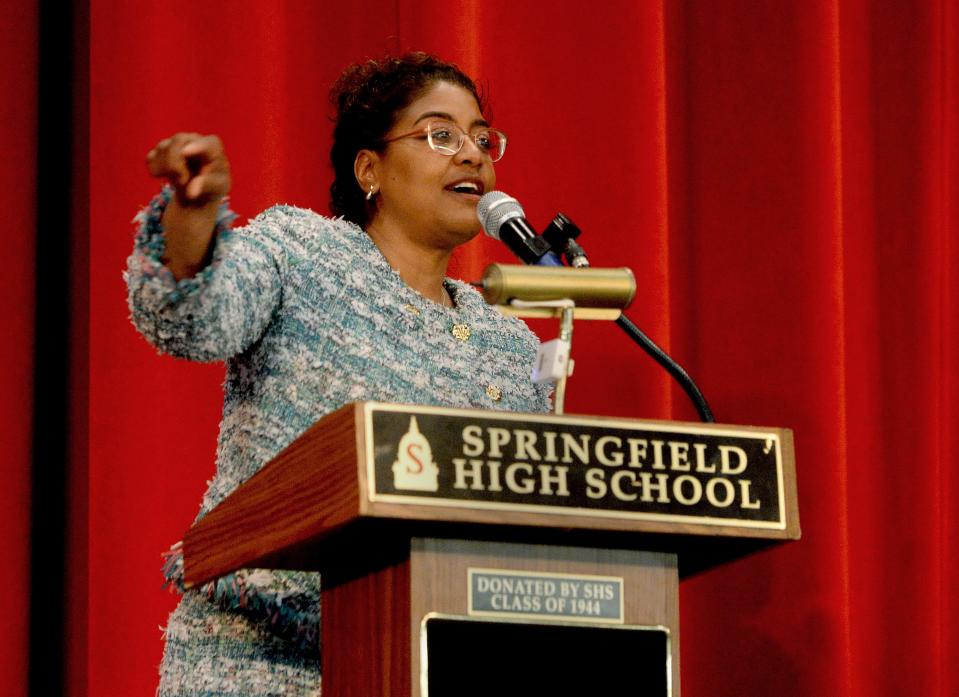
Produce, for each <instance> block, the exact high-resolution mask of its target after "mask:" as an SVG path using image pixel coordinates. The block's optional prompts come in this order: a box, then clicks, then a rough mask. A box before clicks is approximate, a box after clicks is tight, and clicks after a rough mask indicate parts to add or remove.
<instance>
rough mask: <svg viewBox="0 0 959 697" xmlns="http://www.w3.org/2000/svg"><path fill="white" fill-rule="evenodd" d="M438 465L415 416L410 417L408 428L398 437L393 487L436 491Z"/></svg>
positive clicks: (437, 485) (437, 488)
mask: <svg viewBox="0 0 959 697" xmlns="http://www.w3.org/2000/svg"><path fill="white" fill-rule="evenodd" d="M439 472H440V470H439V467H437V466H436V463H435V462H433V449H432V448H431V447H430V443H429V441H428V440H426V437H425V436H423V434H422V433H420V429H419V426H418V425H417V424H416V417H415V416H411V417H410V428H409V430H408V431H407V432H406V434H405V435H404V436H403V437H402V438H400V445H399V447H398V448H397V451H396V462H394V463H393V487H394V488H396V489H406V490H413V491H438V490H439V488H440V485H439V480H438V476H439Z"/></svg>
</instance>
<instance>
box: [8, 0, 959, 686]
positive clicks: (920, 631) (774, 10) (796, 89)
mask: <svg viewBox="0 0 959 697" xmlns="http://www.w3.org/2000/svg"><path fill="white" fill-rule="evenodd" d="M91 29H92V37H91V54H90V55H91V67H90V76H91V85H90V88H91V105H90V108H91V124H90V138H91V143H90V153H91V159H90V180H89V181H90V206H91V209H90V221H91V228H92V231H91V239H90V245H91V250H90V251H91V254H90V339H89V341H90V374H89V379H90V386H89V389H90V421H89V423H90V447H89V454H90V472H89V506H90V510H89V537H88V539H89V583H90V588H91V595H90V624H89V630H88V636H89V694H91V695H107V694H151V693H152V692H151V691H152V690H153V688H154V686H155V683H156V665H157V664H158V662H159V659H160V652H161V650H162V642H161V638H160V632H159V631H158V630H157V626H158V625H162V624H163V623H164V622H165V617H166V614H167V613H168V612H169V611H170V609H172V607H173V604H174V602H175V598H173V597H172V596H168V595H166V594H165V593H163V592H161V591H160V588H159V586H160V577H159V574H158V571H157V567H158V562H159V560H160V553H161V552H162V551H163V550H164V549H165V548H166V546H167V545H168V544H170V543H172V542H173V541H175V540H176V539H178V538H179V537H180V536H181V535H182V534H183V532H184V530H185V529H186V528H187V527H188V526H189V524H190V523H191V521H192V519H193V516H194V515H195V513H196V511H197V507H198V503H199V499H200V495H201V493H202V491H203V488H204V483H205V481H206V480H207V479H209V478H210V477H211V476H212V473H213V457H214V448H215V438H216V427H217V422H218V417H219V414H218V412H219V408H220V382H221V381H222V367H220V366H202V365H191V364H187V363H184V362H180V361H175V360H172V359H169V358H161V357H158V356H156V355H155V353H154V351H153V350H152V349H151V348H149V347H148V346H146V344H145V343H144V342H143V340H142V339H141V338H139V337H138V336H137V335H136V333H135V332H134V330H133V328H132V327H131V326H130V324H129V322H128V319H127V310H126V307H125V300H124V289H123V284H122V282H121V279H120V271H121V270H122V268H123V265H124V259H125V257H126V255H127V254H128V253H129V250H130V246H131V242H132V231H133V230H132V226H131V224H130V222H129V221H130V219H131V218H132V217H133V214H134V213H135V212H136V210H137V208H138V207H139V206H141V205H142V204H144V203H145V202H146V201H147V200H148V199H149V198H150V196H151V195H152V193H153V192H154V191H155V189H156V188H157V185H156V183H155V182H153V181H152V180H150V178H149V177H148V176H147V175H146V172H145V171H144V170H143V167H142V161H143V156H144V154H145V152H146V151H147V150H148V149H149V148H150V147H151V146H152V145H153V144H154V143H155V142H156V141H157V140H159V139H161V138H163V137H165V136H167V135H169V134H170V133H173V132H175V131H179V130H198V131H203V132H216V133H218V134H220V135H221V136H222V137H223V140H224V142H225V144H226V147H227V151H228V153H229V155H230V158H231V166H232V169H233V173H234V178H235V188H234V191H233V192H232V200H233V207H234V208H235V209H236V210H237V211H238V212H239V213H240V215H241V219H242V218H246V217H252V216H253V215H255V214H256V213H257V212H259V211H260V210H262V209H263V208H265V207H267V206H269V205H271V204H272V203H276V202H287V203H291V204H296V205H301V206H306V207H310V208H313V209H314V210H317V211H318V212H325V211H326V210H327V209H326V205H327V188H328V185H329V180H330V172H329V166H328V163H327V158H328V155H327V152H328V147H329V137H330V124H329V120H328V116H329V113H330V109H329V106H328V104H327V92H328V89H329V85H330V83H331V82H332V81H333V79H334V78H335V77H336V75H337V74H338V73H339V71H340V70H341V69H342V68H343V67H344V66H345V65H347V64H348V63H351V62H354V61H358V60H363V59H364V58H366V57H367V56H381V55H383V54H384V53H386V52H398V51H404V50H408V49H423V50H427V51H432V52H436V53H438V54H440V55H442V56H444V57H446V58H448V59H450V60H453V61H455V62H458V63H460V64H461V65H462V66H463V67H464V68H465V69H466V70H467V71H469V72H470V73H472V74H473V75H475V76H476V77H478V78H479V81H480V83H481V84H483V85H484V86H487V87H488V96H489V98H490V105H491V115H492V120H493V122H494V123H495V124H496V125H497V126H498V127H499V128H502V129H503V130H504V131H505V132H507V133H508V134H509V136H510V149H509V152H508V154H507V156H506V158H504V160H503V161H502V162H501V163H499V164H498V165H497V175H498V178H499V181H498V188H499V189H501V190H503V191H506V192H507V193H510V194H512V195H513V196H515V197H517V198H518V199H519V200H520V201H521V202H522V203H523V205H524V207H525V209H526V212H527V214H528V218H529V219H530V221H531V222H532V223H533V224H534V226H536V227H537V228H542V227H544V226H545V225H546V224H547V223H548V222H549V220H550V219H551V218H552V216H553V215H554V214H555V213H556V212H558V211H562V212H563V213H565V214H567V215H568V216H569V217H570V218H572V219H573V220H574V221H575V222H576V223H577V224H578V225H579V226H580V227H581V228H582V229H583V231H584V232H583V237H582V238H581V241H582V243H583V245H584V247H585V248H586V250H587V252H588V253H589V254H590V257H591V260H592V262H593V264H594V265H597V266H629V267H630V268H632V269H633V270H634V272H635V273H636V276H637V280H638V283H639V289H638V293H637V299H636V301H635V302H634V304H633V306H632V307H631V308H630V309H629V310H628V311H627V314H628V315H629V316H630V317H631V318H632V319H633V320H634V321H635V322H636V323H637V324H638V325H639V326H640V327H642V328H643V329H644V330H645V331H646V332H647V333H648V334H650V336H651V337H652V338H653V339H654V340H655V341H657V343H659V344H660V345H661V346H663V347H664V348H666V349H667V350H668V351H669V352H670V353H671V355H672V356H673V357H674V358H676V359H677V360H678V361H679V362H680V363H681V364H683V365H684V367H686V368H687V370H688V371H689V372H690V374H691V375H692V376H693V377H694V378H695V379H696V381H697V383H698V384H699V386H700V387H701V388H702V389H703V391H704V393H705V395H706V397H707V399H708V400H709V402H710V405H711V407H712V409H713V411H714V413H715V414H716V417H717V420H718V421H720V422H726V423H733V424H760V425H770V426H783V427H788V428H792V429H793V430H794V432H795V439H796V456H797V469H798V478H799V498H800V513H801V522H802V527H803V539H802V540H800V541H798V542H794V543H789V544H785V545H781V546H779V547H776V548H774V549H772V550H769V551H766V552H763V553H759V554H756V555H753V556H751V557H748V558H746V559H742V560H739V561H737V562H734V563H732V564H728V565H726V566H723V567H721V568H719V569H715V570H713V571H710V572H707V573H705V574H702V575H700V576H697V577H695V578H692V579H690V580H688V581H686V582H684V583H683V584H682V590H681V595H682V598H681V607H682V635H681V651H682V691H683V694H684V695H685V696H686V697H696V696H700V695H701V696H706V695H709V696H710V697H724V696H729V697H732V696H734V695H735V696H737V697H740V696H742V695H760V694H776V695H781V696H790V697H791V696H795V697H799V696H800V695H823V694H830V695H832V694H836V695H839V694H841V695H850V696H853V697H859V696H862V697H865V696H866V695H890V696H898V695H911V694H920V693H921V694H929V695H936V696H938V697H947V696H951V695H954V694H959V669H957V668H956V666H955V665H954V664H955V661H954V660H953V657H954V656H955V655H957V654H959V645H957V642H959V638H957V633H959V603H956V601H955V600H954V599H953V597H952V596H953V588H954V587H955V585H956V583H957V581H959V561H957V559H956V554H955V552H954V551H953V550H954V549H955V547H956V543H957V542H959V519H957V514H956V513H955V505H954V502H953V501H954V498H955V496H956V493H957V491H959V486H957V474H956V469H957V468H956V466H955V462H956V461H957V458H959V435H957V431H959V428H957V427H959V414H957V409H956V406H955V403H956V399H957V397H959V367H957V362H959V329H957V324H959V323H957V319H956V314H957V311H959V302H957V299H959V272H957V264H959V252H957V245H956V237H957V233H959V223H957V219H956V201H957V200H959V82H957V77H956V72H957V67H956V66H959V11H957V9H956V6H955V3H952V2H949V1H948V0H928V1H927V2H917V3H906V2H898V3H897V2H891V3H890V2H880V1H879V0H810V1H809V2H754V1H752V0H730V1H728V2H723V3H703V2H697V1H694V0H669V2H666V1H663V2H648V3H645V2H644V3H636V2H628V1H626V0H616V1H614V2H611V3H604V4H603V5H602V6H590V5H588V4H583V3H578V4H574V3H559V4H557V3H546V2H538V1H534V2H527V3H515V2H514V3H509V2H505V1H504V0H485V1H484V2H483V3H479V2H466V3H460V4H457V5H450V4H449V3H443V4H440V3H437V2H434V1H433V0H421V1H420V2H408V1H407V0H400V1H399V2H377V1H374V2H371V3H366V4H365V5H364V6H363V7H362V8H355V7H353V6H352V5H350V4H340V5H337V6H333V7H331V6H329V5H327V4H325V3H298V2H285V3H261V2H255V1H253V0H246V1H235V2H231V3H229V4H228V5H227V4H225V3H223V4H221V3H206V4H201V5H197V4H195V3H186V2H172V3H171V2H167V3H140V4H137V5H136V6H132V5H131V4H129V3H123V2H120V1H119V0H101V1H100V2H97V3H95V4H93V6H92V19H91ZM20 40H21V41H23V39H22V37H21V39H20ZM12 45H13V44H11V43H10V42H5V43H4V47H3V50H4V51H8V50H13V49H12ZM4 79H5V80H6V79H8V78H7V76H5V77H4ZM17 79H18V80H19V79H20V78H19V77H18V78H17ZM15 84H18V83H15ZM11 89H12V88H11ZM11 89H8V88H7V87H6V85H5V86H4V91H5V93H10V92H11ZM3 123H4V126H3V128H4V129H5V133H6V132H7V130H6V129H8V128H10V125H8V122H7V119H4V121H3ZM22 128H24V129H27V130H25V131H24V132H25V133H27V134H29V132H30V131H29V127H28V126H27V125H24V126H23V127H22ZM8 137H9V136H8ZM28 145H29V143H24V142H22V139H21V141H18V146H23V147H27V146H28ZM5 176H6V175H5ZM5 188H6V189H7V191H8V192H9V190H10V189H9V186H8V187H5ZM25 195H26V197H27V199H26V200H29V197H30V192H25ZM27 214H29V209H27ZM24 220H25V221H26V219H24ZM27 223H28V221H26V222H25V226H26V227H25V229H26V230H31V228H30V226H29V224H27ZM15 242H16V241H11V243H15ZM30 249H32V247H31V248H30ZM30 253H31V252H30V251H29V250H28V251H26V252H25V254H30ZM490 261H511V258H510V256H509V254H508V252H506V251H504V250H503V249H501V248H500V247H498V246H497V243H495V242H493V241H491V240H487V239H478V240H476V241H474V242H473V243H471V244H470V245H469V246H467V247H466V248H465V249H463V250H462V251H460V252H459V253H458V254H457V255H456V259H455V265H454V269H455V271H456V272H457V274H458V275H459V276H460V277H462V278H465V279H467V280H475V278H476V277H478V276H479V274H480V273H481V272H482V269H483V268H484V267H485V265H486V264H487V263H489V262H490ZM28 268H30V266H29V265H28ZM9 280H10V279H8V278H5V279H4V283H8V282H9ZM24 302H26V303H29V295H28V297H26V299H25V300H24ZM25 317H27V318H29V317H31V314H30V313H27V314H26V315H25ZM535 328H536V330H537V331H538V332H539V333H540V334H541V336H542V337H543V338H545V339H549V338H552V337H553V336H554V335H555V333H556V331H557V328H556V327H555V326H554V325H553V324H551V323H540V324H537V325H535ZM22 332H23V334H22V335H23V336H24V337H29V332H30V327H29V324H28V323H27V324H24V325H23V328H22ZM9 348H10V347H5V350H7V349H9ZM573 356H574V358H575V360H576V374H575V375H574V376H573V378H572V379H571V381H570V385H569V392H568V397H567V399H568V402H567V404H568V409H569V410H570V411H572V412H579V413H593V414H608V415H622V416H633V417H643V418H662V419H685V420H694V419H695V418H696V416H695V411H694V409H693V408H692V407H691V406H690V405H689V404H688V402H687V399H686V397H685V395H684V394H683V393H682V392H681V391H679V389H678V388H677V387H675V386H674V385H672V384H671V383H670V381H669V379H668V378H667V377H666V376H665V375H664V374H663V373H662V371H660V370H659V369H658V368H657V367H656V366H655V365H654V364H652V361H650V360H649V359H648V358H647V357H646V356H645V354H643V353H642V352H641V351H639V350H638V349H637V348H636V347H635V346H634V345H633V344H632V343H631V342H629V341H628V339H627V338H626V337H625V336H623V335H622V334H621V332H620V331H619V330H618V329H617V328H616V327H614V326H613V325H611V324H606V323H588V322H583V323H579V324H578V325H577V327H576V333H575V335H574V340H573ZM11 360H16V359H11ZM3 365H4V368H5V370H6V369H9V368H10V367H11V366H12V365H16V363H12V362H11V361H10V360H5V361H4V363H3ZM28 373H29V368H27V374H28ZM16 374H17V373H15V372H14V373H11V375H16ZM23 389H24V390H26V393H25V394H27V395H29V385H25V386H24V387H23ZM6 398H7V397H5V399H6ZM11 398H13V397H11ZM11 403H12V404H18V403H19V402H11ZM25 413H29V412H25ZM22 427H23V428H24V429H26V428H28V425H27V424H23V425H22ZM4 476H5V477H6V476H9V475H8V474H7V473H6V472H5V474H4ZM15 481H16V480H15V477H14V483H15ZM5 493H6V492H5ZM6 514H7V511H6V509H5V513H4V515H6ZM5 658H6V657H5ZM11 665H12V664H11Z"/></svg>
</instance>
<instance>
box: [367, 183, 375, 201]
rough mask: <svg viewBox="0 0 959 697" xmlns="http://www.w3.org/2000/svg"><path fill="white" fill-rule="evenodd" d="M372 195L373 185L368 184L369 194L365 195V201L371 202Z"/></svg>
mask: <svg viewBox="0 0 959 697" xmlns="http://www.w3.org/2000/svg"><path fill="white" fill-rule="evenodd" d="M373 194H374V189H373V185H372V184H370V193H368V194H367V195H366V200H367V201H372V200H373Z"/></svg>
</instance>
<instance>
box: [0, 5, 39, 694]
mask: <svg viewBox="0 0 959 697" xmlns="http://www.w3.org/2000/svg"><path fill="white" fill-rule="evenodd" d="M0 65H3V66H5V67H4V69H3V70H0V95H3V98H2V99H0V139H2V142H3V143H4V150H5V157H4V160H5V163H6V164H5V166H4V167H2V168H0V192H2V196H3V204H4V206H3V209H4V218H5V224H6V235H5V237H6V243H5V247H6V258H7V270H6V272H5V273H3V274H2V275H0V294H2V296H3V298H4V308H5V311H4V324H5V328H4V340H3V341H0V370H2V374H3V377H2V380H0V384H2V385H3V391H2V393H0V422H2V426H0V428H2V441H0V442H2V443H3V449H4V463H3V466H2V467H0V527H2V529H3V536H4V540H5V542H4V566H5V567H6V571H5V572H4V589H3V593H4V597H5V599H6V600H5V602H4V609H3V613H2V620H0V637H2V638H0V642H2V643H0V684H2V685H4V692H5V693H6V694H9V695H11V697H22V696H23V695H26V693H27V688H26V683H27V639H28V627H29V590H28V589H29V587H30V446H31V422H32V420H33V400H32V392H31V387H32V384H31V377H32V374H33V326H34V317H33V315H34V244H35V239H36V235H35V229H36V212H35V208H36V202H35V192H36V169H37V167H36V160H37V149H36V147H37V135H36V122H37V13H36V8H35V7H34V4H33V3H30V2H10V3H4V5H3V7H2V9H0Z"/></svg>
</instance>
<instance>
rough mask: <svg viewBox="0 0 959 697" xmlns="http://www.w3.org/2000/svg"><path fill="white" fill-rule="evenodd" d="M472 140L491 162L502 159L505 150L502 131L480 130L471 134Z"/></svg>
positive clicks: (504, 138)
mask: <svg viewBox="0 0 959 697" xmlns="http://www.w3.org/2000/svg"><path fill="white" fill-rule="evenodd" d="M473 141H474V142H475V143H476V147H478V148H479V149H480V150H482V151H483V152H484V153H486V154H487V155H488V156H489V159H490V160H492V161H493V162H497V161H499V160H500V159H502V157H503V153H505V152H506V134H505V133H503V132H502V131H493V130H489V131H480V132H479V133H476V134H475V135H474V136H473Z"/></svg>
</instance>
